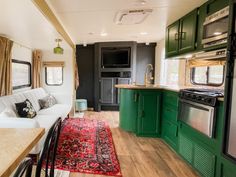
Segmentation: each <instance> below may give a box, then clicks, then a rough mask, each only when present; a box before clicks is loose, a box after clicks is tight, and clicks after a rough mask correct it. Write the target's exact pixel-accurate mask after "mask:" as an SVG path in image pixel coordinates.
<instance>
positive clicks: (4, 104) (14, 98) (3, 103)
mask: <svg viewBox="0 0 236 177" xmlns="http://www.w3.org/2000/svg"><path fill="white" fill-rule="evenodd" d="M25 100H26V97H25V96H24V95H23V94H22V93H18V94H14V95H9V96H2V97H0V112H2V111H3V110H4V109H5V108H11V109H13V111H15V112H17V111H16V107H15V103H18V102H22V101H25Z"/></svg>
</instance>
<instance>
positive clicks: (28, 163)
mask: <svg viewBox="0 0 236 177" xmlns="http://www.w3.org/2000/svg"><path fill="white" fill-rule="evenodd" d="M32 166H33V160H32V159H31V158H25V159H24V160H23V161H22V162H21V164H20V165H19V167H18V168H17V170H16V172H15V174H14V175H13V177H22V176H23V175H24V174H25V176H24V177H31V173H32Z"/></svg>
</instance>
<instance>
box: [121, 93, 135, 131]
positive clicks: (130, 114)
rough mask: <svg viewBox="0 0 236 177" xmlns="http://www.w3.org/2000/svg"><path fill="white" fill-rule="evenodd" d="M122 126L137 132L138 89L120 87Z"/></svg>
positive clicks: (124, 128)
mask: <svg viewBox="0 0 236 177" xmlns="http://www.w3.org/2000/svg"><path fill="white" fill-rule="evenodd" d="M119 93H120V94H119V97H120V112H119V114H120V125H119V126H120V128H122V129H123V130H126V131H130V132H134V133H136V121H137V116H138V91H137V90H130V89H120V91H119Z"/></svg>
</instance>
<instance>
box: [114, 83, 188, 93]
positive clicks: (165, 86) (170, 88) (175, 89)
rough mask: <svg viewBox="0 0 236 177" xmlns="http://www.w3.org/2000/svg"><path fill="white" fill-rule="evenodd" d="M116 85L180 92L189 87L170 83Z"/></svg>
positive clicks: (119, 86) (127, 87)
mask: <svg viewBox="0 0 236 177" xmlns="http://www.w3.org/2000/svg"><path fill="white" fill-rule="evenodd" d="M115 87H116V88H126V89H147V90H170V91H175V92H179V91H180V90H181V89H185V88H189V87H185V86H170V85H153V86H145V85H128V84H119V85H115Z"/></svg>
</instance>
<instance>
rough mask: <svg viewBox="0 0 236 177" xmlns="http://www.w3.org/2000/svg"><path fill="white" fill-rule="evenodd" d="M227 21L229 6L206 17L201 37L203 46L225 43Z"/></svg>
mask: <svg viewBox="0 0 236 177" xmlns="http://www.w3.org/2000/svg"><path fill="white" fill-rule="evenodd" d="M228 23H229V6H227V7H225V8H223V9H221V10H220V11H217V12H216V13H214V14H212V15H210V16H208V17H206V19H205V22H204V23H203V38H202V44H203V46H204V48H207V47H211V46H215V45H219V44H224V43H227V36H228Z"/></svg>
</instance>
